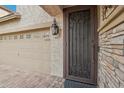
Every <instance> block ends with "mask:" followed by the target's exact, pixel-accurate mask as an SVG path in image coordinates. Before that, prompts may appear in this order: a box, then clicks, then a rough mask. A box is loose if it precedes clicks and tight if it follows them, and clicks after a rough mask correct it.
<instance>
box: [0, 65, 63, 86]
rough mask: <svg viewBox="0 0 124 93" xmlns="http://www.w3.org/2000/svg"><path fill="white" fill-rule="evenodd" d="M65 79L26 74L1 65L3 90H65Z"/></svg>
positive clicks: (39, 74)
mask: <svg viewBox="0 0 124 93" xmlns="http://www.w3.org/2000/svg"><path fill="white" fill-rule="evenodd" d="M63 82H64V79H62V78H60V77H56V76H51V75H47V74H41V73H36V72H35V73H34V72H25V71H22V70H20V69H17V68H12V67H10V66H7V65H1V64H0V87H2V88H63Z"/></svg>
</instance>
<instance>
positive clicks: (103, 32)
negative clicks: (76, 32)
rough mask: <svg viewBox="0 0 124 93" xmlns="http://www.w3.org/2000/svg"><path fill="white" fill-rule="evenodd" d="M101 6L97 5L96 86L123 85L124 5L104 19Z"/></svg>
mask: <svg viewBox="0 0 124 93" xmlns="http://www.w3.org/2000/svg"><path fill="white" fill-rule="evenodd" d="M102 7H103V6H100V7H99V8H100V19H99V20H100V24H99V29H98V31H99V47H100V50H99V56H98V87H111V88H113V87H116V88H117V87H124V22H123V21H124V11H123V10H124V7H123V6H118V7H117V8H116V9H115V10H114V11H113V12H112V13H111V15H110V16H109V17H106V19H104V20H103V18H102V16H103V15H104V14H103V13H102V12H103V11H102ZM121 9H122V11H121ZM109 11H110V10H107V12H109ZM114 15H115V17H114ZM111 18H112V19H111ZM110 19H111V21H110ZM107 23H108V24H107ZM105 24H107V25H105ZM101 26H103V28H101Z"/></svg>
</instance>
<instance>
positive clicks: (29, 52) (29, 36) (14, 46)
mask: <svg viewBox="0 0 124 93" xmlns="http://www.w3.org/2000/svg"><path fill="white" fill-rule="evenodd" d="M46 33H49V29H47V30H44V31H42V30H35V31H30V32H29V31H28V32H19V33H13V34H7V35H0V64H5V65H10V66H12V67H14V68H19V69H23V70H26V71H38V72H42V73H50V40H49V36H45V35H46Z"/></svg>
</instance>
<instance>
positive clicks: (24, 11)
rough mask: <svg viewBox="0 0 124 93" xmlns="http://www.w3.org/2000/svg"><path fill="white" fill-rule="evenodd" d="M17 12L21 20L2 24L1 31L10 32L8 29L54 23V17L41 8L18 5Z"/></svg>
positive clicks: (0, 24) (0, 25)
mask: <svg viewBox="0 0 124 93" xmlns="http://www.w3.org/2000/svg"><path fill="white" fill-rule="evenodd" d="M16 12H18V13H19V14H20V15H21V18H20V19H15V20H14V19H13V20H11V21H6V22H2V23H0V30H1V29H2V30H4V31H8V29H19V28H22V27H26V26H30V25H33V24H38V23H46V22H50V21H52V17H51V16H50V15H48V14H47V13H46V12H45V11H44V10H43V9H42V8H41V7H39V6H35V5H22V6H21V5H17V11H16Z"/></svg>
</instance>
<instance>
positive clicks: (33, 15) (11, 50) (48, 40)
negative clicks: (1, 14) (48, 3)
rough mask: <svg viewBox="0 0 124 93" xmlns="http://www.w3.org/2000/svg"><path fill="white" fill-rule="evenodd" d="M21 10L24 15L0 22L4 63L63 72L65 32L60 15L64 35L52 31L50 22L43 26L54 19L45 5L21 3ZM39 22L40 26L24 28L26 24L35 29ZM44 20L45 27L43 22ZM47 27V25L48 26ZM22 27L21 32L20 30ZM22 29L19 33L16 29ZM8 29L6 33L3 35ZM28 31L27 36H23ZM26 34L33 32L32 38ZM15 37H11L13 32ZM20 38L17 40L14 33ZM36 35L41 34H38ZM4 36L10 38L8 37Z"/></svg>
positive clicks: (29, 68) (24, 68)
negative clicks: (22, 4)
mask: <svg viewBox="0 0 124 93" xmlns="http://www.w3.org/2000/svg"><path fill="white" fill-rule="evenodd" d="M17 12H18V13H19V14H20V15H21V18H20V19H13V20H8V21H6V22H2V23H0V34H1V35H0V36H3V40H0V50H1V51H2V52H1V53H0V64H6V65H11V66H13V67H15V68H16V67H17V68H20V69H23V70H26V71H38V72H42V73H47V74H52V75H57V76H61V77H62V76H63V53H62V51H63V44H62V43H63V38H62V37H63V36H62V26H61V25H62V21H61V22H60V19H61V20H62V15H61V14H60V15H61V18H60V17H59V16H60V15H57V16H56V18H57V22H58V25H59V26H61V28H60V29H61V32H60V35H59V36H57V37H54V36H53V35H52V34H51V31H50V25H48V26H45V28H44V27H42V24H47V23H50V22H51V21H52V20H53V19H52V16H50V15H49V14H47V12H45V11H44V10H43V9H42V8H41V7H39V6H34V5H33V6H32V5H28V6H27V5H24V6H18V5H17ZM37 24H38V29H34V30H28V31H26V32H25V31H23V30H22V31H20V29H22V28H26V29H27V28H29V29H32V25H33V26H34V27H35V25H36V26H37ZM39 24H41V29H40V25H39ZM46 27H47V28H46ZM18 31H19V32H18ZM13 32H18V33H13ZM2 33H6V35H7V36H6V35H2ZM21 34H24V36H25V37H24V39H22V40H21V39H19V36H20V35H21ZM26 34H31V39H26ZM10 35H12V39H11V40H9V36H10ZM15 35H18V39H16V40H14V36H15ZM35 35H38V36H36V37H39V38H36V37H35ZM4 36H6V37H7V38H8V39H6V40H4Z"/></svg>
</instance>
